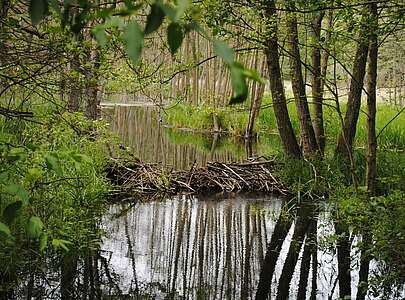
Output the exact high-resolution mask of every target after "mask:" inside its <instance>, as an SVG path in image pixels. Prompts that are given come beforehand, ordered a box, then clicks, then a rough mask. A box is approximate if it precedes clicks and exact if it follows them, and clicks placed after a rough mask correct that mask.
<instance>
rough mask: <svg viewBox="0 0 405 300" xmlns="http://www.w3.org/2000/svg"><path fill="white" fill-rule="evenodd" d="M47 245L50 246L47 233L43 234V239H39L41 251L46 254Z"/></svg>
mask: <svg viewBox="0 0 405 300" xmlns="http://www.w3.org/2000/svg"><path fill="white" fill-rule="evenodd" d="M47 245H48V235H47V234H46V233H42V234H41V237H40V238H39V251H40V252H44V250H45V249H46V246H47Z"/></svg>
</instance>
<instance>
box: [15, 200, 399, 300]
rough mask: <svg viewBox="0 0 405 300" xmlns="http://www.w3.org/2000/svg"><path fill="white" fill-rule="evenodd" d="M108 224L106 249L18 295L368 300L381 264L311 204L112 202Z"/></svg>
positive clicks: (29, 281)
mask: <svg viewBox="0 0 405 300" xmlns="http://www.w3.org/2000/svg"><path fill="white" fill-rule="evenodd" d="M102 227H103V229H104V230H105V232H106V237H105V238H104V240H103V244H102V245H101V250H96V249H95V250H92V251H91V252H90V253H87V255H83V254H81V255H78V254H77V253H73V252H68V253H67V254H65V256H64V258H63V259H59V258H50V260H49V265H47V267H46V268H47V271H46V276H44V273H43V270H39V269H35V270H32V271H30V273H29V274H27V276H25V278H26V279H25V281H22V284H21V286H20V287H19V288H18V289H16V290H15V291H14V296H15V297H14V298H17V299H60V298H61V299H337V298H339V297H342V295H346V296H351V297H352V298H354V297H353V296H356V297H357V299H364V297H365V296H366V295H367V297H368V298H370V294H367V292H366V291H365V290H362V289H360V290H359V291H360V292H359V293H357V290H358V288H357V285H358V282H359V278H360V280H364V278H367V276H368V274H369V273H370V274H371V272H372V270H373V268H374V269H376V266H377V263H376V262H373V263H371V264H370V270H368V266H369V263H370V261H369V259H368V258H367V257H365V256H361V255H360V252H359V251H358V248H357V246H356V245H357V244H358V242H359V240H360V238H358V237H354V236H352V235H350V234H349V233H348V232H347V229H346V228H343V227H341V226H339V224H338V222H336V220H335V221H333V218H331V215H330V213H329V211H328V209H319V207H317V206H315V205H313V204H312V202H311V201H301V202H300V203H297V202H294V201H285V200H282V199H279V198H276V197H271V196H260V195H255V196H253V195H240V194H238V195H233V194H229V195H227V196H224V195H218V196H215V195H214V196H209V197H208V196H206V197H202V196H200V197H198V198H197V197H194V196H185V195H184V196H178V197H174V198H172V199H167V200H165V201H154V202H148V203H137V204H117V205H112V206H111V207H110V210H109V212H108V214H106V215H105V217H104V219H103V223H102ZM335 233H337V234H338V235H336V234H335ZM336 236H339V239H338V240H339V243H338V247H336V239H335V237H336ZM360 265H361V266H360ZM359 271H360V276H359ZM41 272H42V273H41ZM339 272H341V273H340V274H339ZM342 272H343V273H342ZM398 299H399V298H398Z"/></svg>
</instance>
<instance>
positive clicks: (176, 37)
mask: <svg viewBox="0 0 405 300" xmlns="http://www.w3.org/2000/svg"><path fill="white" fill-rule="evenodd" d="M183 39H184V32H183V28H182V27H181V26H180V24H178V23H170V25H169V27H168V28H167V41H168V43H169V48H170V53H171V54H175V53H176V51H177V50H178V49H179V48H180V46H181V43H182V42H183Z"/></svg>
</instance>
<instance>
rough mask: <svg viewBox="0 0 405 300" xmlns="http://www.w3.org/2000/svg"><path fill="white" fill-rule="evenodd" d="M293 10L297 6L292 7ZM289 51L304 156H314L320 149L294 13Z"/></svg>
mask: <svg viewBox="0 0 405 300" xmlns="http://www.w3.org/2000/svg"><path fill="white" fill-rule="evenodd" d="M291 8H292V9H294V8H295V6H292V7H291ZM287 26H288V38H289V48H290V49H289V50H290V72H291V80H292V89H293V92H294V98H295V104H296V107H297V112H298V119H299V122H300V135H301V143H302V146H303V152H304V155H307V156H312V155H313V154H314V153H315V152H316V151H317V149H318V146H317V142H316V138H315V133H314V128H313V127H312V122H311V115H310V113H309V107H308V101H307V97H306V91H305V83H304V79H303V77H302V70H301V55H300V50H299V46H298V29H297V18H296V15H295V14H294V13H291V14H288V15H287Z"/></svg>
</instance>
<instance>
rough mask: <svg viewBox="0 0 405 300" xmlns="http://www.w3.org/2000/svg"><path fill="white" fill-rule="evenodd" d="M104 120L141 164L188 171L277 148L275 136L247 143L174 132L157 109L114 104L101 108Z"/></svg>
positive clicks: (269, 152)
mask: <svg viewBox="0 0 405 300" xmlns="http://www.w3.org/2000/svg"><path fill="white" fill-rule="evenodd" d="M104 113H105V116H106V118H107V119H108V120H109V121H110V123H111V126H112V128H113V130H114V131H115V132H117V133H118V135H119V137H120V139H121V141H122V143H123V144H124V146H126V147H129V149H130V151H131V152H132V153H133V154H134V155H135V156H136V157H137V158H140V159H141V160H142V161H144V162H160V163H163V164H165V165H170V166H173V167H174V168H176V169H189V168H190V167H191V166H192V165H193V164H194V162H196V163H197V164H198V165H205V164H206V163H207V162H209V161H220V162H239V161H243V160H245V159H247V158H249V157H258V156H266V155H269V154H271V153H273V152H272V151H275V149H274V147H273V146H272V145H279V144H280V142H279V138H278V135H274V134H273V135H272V134H269V135H261V136H260V137H259V138H258V139H256V140H254V141H250V142H246V141H245V140H244V138H243V137H231V136H227V135H225V134H219V133H216V134H210V133H202V132H192V131H190V130H188V129H174V128H171V127H170V124H166V123H165V112H163V111H162V110H159V108H158V107H156V106H150V105H148V106H145V105H142V104H140V105H132V106H130V105H115V106H107V107H105V108H104Z"/></svg>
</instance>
